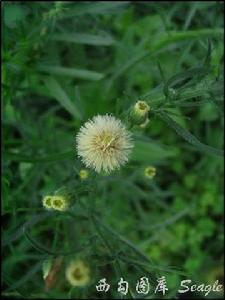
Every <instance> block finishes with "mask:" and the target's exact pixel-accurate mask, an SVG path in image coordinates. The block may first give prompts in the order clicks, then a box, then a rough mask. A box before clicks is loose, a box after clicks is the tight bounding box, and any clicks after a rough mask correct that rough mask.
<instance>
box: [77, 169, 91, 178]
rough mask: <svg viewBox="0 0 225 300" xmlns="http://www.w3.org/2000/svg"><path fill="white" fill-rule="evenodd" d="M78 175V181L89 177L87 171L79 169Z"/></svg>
mask: <svg viewBox="0 0 225 300" xmlns="http://www.w3.org/2000/svg"><path fill="white" fill-rule="evenodd" d="M79 175H80V179H87V178H88V177H89V172H88V170H85V169H81V170H80V173H79Z"/></svg>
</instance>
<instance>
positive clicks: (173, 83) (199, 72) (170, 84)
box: [164, 67, 208, 95]
mask: <svg viewBox="0 0 225 300" xmlns="http://www.w3.org/2000/svg"><path fill="white" fill-rule="evenodd" d="M207 73H208V68H206V67H196V68H191V69H189V70H187V71H185V72H180V73H178V74H176V75H174V76H172V77H171V78H170V79H168V80H167V82H166V84H165V87H164V93H165V94H166V95H167V94H168V92H169V91H168V90H169V88H176V87H177V86H179V85H182V83H183V82H184V81H186V80H191V79H192V78H194V77H197V76H201V77H202V76H205V75H206V74H207Z"/></svg>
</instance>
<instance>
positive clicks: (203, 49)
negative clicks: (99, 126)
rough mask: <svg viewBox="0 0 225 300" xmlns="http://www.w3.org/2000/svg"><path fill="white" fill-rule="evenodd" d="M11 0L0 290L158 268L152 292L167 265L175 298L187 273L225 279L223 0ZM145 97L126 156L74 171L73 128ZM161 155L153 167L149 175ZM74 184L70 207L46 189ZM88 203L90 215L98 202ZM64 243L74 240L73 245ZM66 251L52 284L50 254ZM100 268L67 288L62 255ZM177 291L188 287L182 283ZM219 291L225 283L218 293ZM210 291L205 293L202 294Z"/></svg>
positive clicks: (27, 290) (25, 291)
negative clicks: (123, 161)
mask: <svg viewBox="0 0 225 300" xmlns="http://www.w3.org/2000/svg"><path fill="white" fill-rule="evenodd" d="M1 8H2V62H3V64H2V109H3V114H2V133H3V140H2V141H3V163H2V164H3V174H2V196H3V200H2V220H3V226H2V249H3V265H2V281H3V282H2V286H3V288H2V295H3V296H5V297H18V298H29V299H32V298H61V299H62V298H64V299H68V298H83V299H91V298H96V299H98V298H103V297H104V294H101V293H97V292H96V288H95V285H96V284H97V282H98V281H99V280H100V279H101V278H107V280H108V282H110V284H111V286H112V288H111V289H110V291H109V292H108V293H107V297H108V298H110V299H117V298H118V297H119V294H118V292H117V282H118V281H119V279H120V277H123V278H124V279H126V280H127V281H129V284H130V293H129V294H128V295H127V296H125V298H130V297H133V298H140V295H138V294H137V293H136V291H135V284H136V282H137V280H138V279H139V278H140V277H141V276H147V277H149V280H150V284H151V289H150V292H149V294H148V295H147V296H145V298H146V299H156V298H162V294H160V293H158V294H155V293H154V288H155V285H156V280H157V278H159V277H160V276H165V277H166V280H167V287H168V291H167V293H166V295H165V296H164V297H165V298H167V299H173V298H174V297H177V298H179V299H181V298H182V299H191V298H201V297H202V296H203V294H202V293H197V292H194V293H186V294H179V293H178V292H177V291H178V289H179V286H180V281H181V280H182V279H187V278H188V279H191V280H192V281H193V283H195V284H200V283H205V284H213V283H214V282H215V281H216V280H219V282H220V283H222V284H223V276H224V269H223V170H224V169H223V157H222V151H221V149H222V148H223V134H224V131H223V96H224V93H223V51H224V49H223V4H222V2H220V1H218V2H216V1H214V2H213V1H209V2H208V1H207V2H206V1H205V2H199V1H195V2H194V1H193V2H190V1H187V2H182V1H181V2H170V1H168V2H156V1H154V2H150V1H149V2H148V1H146V2H142V1H133V2H129V1H124V2H120V1H118V2H110V1H109V2H104V1H96V2H88V1H85V2H82V1H77V2H70V1H65V2H62V1H52V2H50V1H48V2H38V1H35V2H25V1H18V2H13V1H11V2H10V1H4V2H1ZM138 100H145V101H146V102H147V103H148V104H149V105H150V107H151V110H150V113H149V119H150V122H149V124H148V126H147V127H146V128H140V127H139V126H135V127H134V128H133V129H132V132H133V139H134V143H135V148H134V151H133V153H132V156H131V159H130V161H129V163H128V164H127V165H126V166H124V167H123V168H122V169H121V170H120V171H116V172H114V173H112V174H110V175H108V176H96V174H95V173H94V172H91V171H90V176H89V177H88V179H87V180H81V179H80V178H79V171H80V169H81V168H84V166H82V163H81V161H80V160H79V159H78V158H77V155H76V149H75V136H76V134H77V132H78V130H79V128H80V126H81V125H82V124H83V123H84V122H85V121H87V120H88V119H89V118H90V117H93V116H94V115H97V114H105V113H112V114H114V115H115V116H116V117H118V118H120V119H121V120H122V121H124V122H125V123H126V122H127V114H128V111H129V108H130V107H132V105H134V103H135V102H136V101H138ZM149 165H152V166H154V167H156V169H157V174H156V176H155V177H154V178H153V179H148V178H146V177H145V175H144V169H145V168H146V167H147V166H149ZM63 186H66V187H67V188H69V189H70V190H72V192H73V205H72V207H71V208H70V210H69V211H68V212H65V213H60V212H47V211H46V210H45V209H44V208H43V206H42V198H43V197H44V196H45V195H47V194H49V193H53V192H54V191H55V190H58V189H59V188H61V187H63ZM90 211H91V213H92V214H94V217H93V219H92V217H90V216H89V212H90ZM68 253H69V254H68ZM59 256H62V257H63V263H62V265H61V268H60V270H59V271H58V272H57V283H56V284H53V286H52V288H51V289H49V290H48V291H46V290H45V288H44V286H45V283H44V279H43V275H42V266H43V261H45V260H46V259H47V260H49V259H55V258H57V257H59ZM74 257H82V259H85V261H87V262H88V264H89V265H90V268H91V270H92V273H91V282H90V284H89V285H88V286H86V287H85V288H71V286H70V285H69V283H68V282H67V281H66V279H65V275H64V274H65V268H66V265H67V263H68V262H69V261H70V260H71V259H72V258H74ZM181 296H182V297H181ZM208 297H209V298H210V297H215V298H219V297H220V298H222V297H223V293H222V292H220V293H214V294H212V293H210V294H209V296H208ZM206 298H207V297H206Z"/></svg>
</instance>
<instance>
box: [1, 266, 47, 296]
mask: <svg viewBox="0 0 225 300" xmlns="http://www.w3.org/2000/svg"><path fill="white" fill-rule="evenodd" d="M42 262H43V261H42V260H41V261H38V262H37V263H36V264H35V265H34V266H33V267H31V268H30V270H29V271H28V272H27V273H26V274H25V275H24V276H22V277H21V278H20V279H19V280H17V281H16V282H15V283H14V284H12V285H11V286H10V287H8V288H7V289H6V291H7V292H9V291H13V290H16V289H18V288H19V287H20V286H23V285H24V284H25V283H26V282H27V281H29V280H32V279H33V278H34V275H35V274H36V273H37V272H38V271H39V270H40V269H41V268H42Z"/></svg>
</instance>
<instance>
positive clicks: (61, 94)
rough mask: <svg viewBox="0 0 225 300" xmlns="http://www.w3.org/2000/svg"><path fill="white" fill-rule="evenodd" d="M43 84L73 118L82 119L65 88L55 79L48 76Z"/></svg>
mask: <svg viewBox="0 0 225 300" xmlns="http://www.w3.org/2000/svg"><path fill="white" fill-rule="evenodd" d="M45 85H46V87H47V89H48V91H49V93H50V95H51V96H52V97H53V98H54V99H56V100H57V101H58V102H59V103H60V104H61V105H62V107H64V108H65V109H66V110H67V111H68V112H69V113H70V114H71V115H72V116H73V117H74V118H77V119H78V120H81V119H82V117H81V113H80V111H79V109H78V108H77V107H76V106H75V104H74V102H72V101H71V100H70V98H69V97H68V95H67V94H66V92H65V90H64V89H63V88H62V87H61V85H60V84H59V82H58V81H57V80H56V79H54V78H51V77H50V78H49V79H48V80H47V81H46V82H45Z"/></svg>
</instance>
